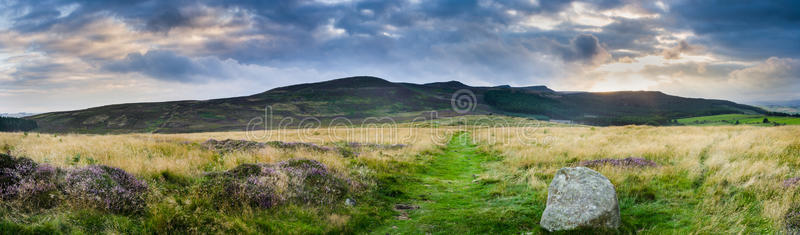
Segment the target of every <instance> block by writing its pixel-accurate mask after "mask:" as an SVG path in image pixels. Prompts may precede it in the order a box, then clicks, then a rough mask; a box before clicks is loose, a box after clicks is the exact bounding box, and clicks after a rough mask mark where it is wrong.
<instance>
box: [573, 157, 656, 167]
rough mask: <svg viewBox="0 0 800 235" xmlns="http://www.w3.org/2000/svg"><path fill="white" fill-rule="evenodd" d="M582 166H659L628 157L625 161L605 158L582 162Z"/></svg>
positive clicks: (642, 159)
mask: <svg viewBox="0 0 800 235" xmlns="http://www.w3.org/2000/svg"><path fill="white" fill-rule="evenodd" d="M580 165H581V166H587V167H596V166H601V165H611V166H615V167H657V166H658V164H657V163H655V162H653V161H650V160H647V159H644V158H638V157H627V158H623V159H612V158H604V159H597V160H588V161H582V162H581V163H580Z"/></svg>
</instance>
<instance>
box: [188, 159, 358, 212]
mask: <svg viewBox="0 0 800 235" xmlns="http://www.w3.org/2000/svg"><path fill="white" fill-rule="evenodd" d="M201 190H202V193H203V194H206V195H210V197H211V198H212V200H214V201H221V202H227V203H226V204H227V205H229V206H234V207H238V206H244V205H248V206H252V207H257V208H271V207H274V206H276V205H280V204H283V203H286V202H295V203H301V204H315V205H325V204H327V203H332V202H335V201H338V200H341V199H342V198H343V197H344V195H345V194H346V193H347V184H346V183H345V181H344V180H342V179H339V178H337V177H336V176H334V175H333V174H332V173H331V172H329V171H328V169H327V167H325V165H323V164H322V163H320V162H317V161H314V160H308V159H292V160H287V161H283V162H279V163H278V164H242V165H239V166H237V167H236V168H233V169H231V170H229V171H227V172H222V173H212V174H209V175H207V177H206V180H205V182H204V187H202V189H201Z"/></svg>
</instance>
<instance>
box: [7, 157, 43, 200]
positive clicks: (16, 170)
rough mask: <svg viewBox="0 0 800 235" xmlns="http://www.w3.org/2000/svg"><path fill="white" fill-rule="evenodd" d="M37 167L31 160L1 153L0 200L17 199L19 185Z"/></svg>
mask: <svg viewBox="0 0 800 235" xmlns="http://www.w3.org/2000/svg"><path fill="white" fill-rule="evenodd" d="M37 166H38V165H37V164H36V162H34V161H33V160H31V159H30V158H25V157H19V158H17V157H13V156H11V155H7V154H2V153H0V198H2V199H3V200H8V199H11V198H15V197H16V196H17V192H18V188H19V183H20V182H21V181H22V180H23V179H25V178H26V177H27V176H28V175H30V174H31V173H33V171H34V170H36V167H37Z"/></svg>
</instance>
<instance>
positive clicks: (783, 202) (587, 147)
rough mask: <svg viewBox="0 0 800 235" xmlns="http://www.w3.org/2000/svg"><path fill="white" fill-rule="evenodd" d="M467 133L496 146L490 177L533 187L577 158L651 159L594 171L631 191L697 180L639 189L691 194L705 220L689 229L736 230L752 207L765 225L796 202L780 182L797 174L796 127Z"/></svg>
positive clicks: (799, 135) (799, 132)
mask: <svg viewBox="0 0 800 235" xmlns="http://www.w3.org/2000/svg"><path fill="white" fill-rule="evenodd" d="M473 137H474V138H475V139H476V140H477V141H479V142H482V143H484V144H483V146H484V148H486V150H492V151H499V152H500V153H501V154H502V155H504V156H505V158H504V164H502V167H503V168H505V169H502V170H499V171H495V172H494V173H495V174H507V175H505V177H507V178H509V177H508V176H514V175H516V176H521V177H517V179H518V180H520V181H524V182H526V183H528V185H529V186H530V187H531V188H532V189H534V190H546V189H547V186H548V183H549V180H550V179H551V178H550V177H551V176H552V175H553V174H554V173H555V172H556V171H557V170H558V169H559V168H561V167H566V166H575V165H577V164H578V163H579V162H580V161H584V160H593V159H600V158H625V157H630V156H635V157H643V158H646V159H649V160H653V161H655V162H657V163H658V164H660V165H661V166H660V167H656V168H647V169H629V168H619V167H611V166H603V167H598V169H596V170H598V171H599V172H601V173H602V174H603V175H605V176H607V177H608V178H609V179H610V180H611V182H612V183H614V184H615V185H616V186H617V188H618V191H623V192H626V190H628V191H631V192H632V193H636V192H635V189H638V188H639V187H640V186H636V185H629V184H626V183H628V182H641V183H644V184H647V183H657V182H661V181H657V180H654V179H667V181H668V180H675V181H679V180H680V179H688V180H691V181H695V182H697V183H698V185H697V187H696V191H691V190H684V191H686V192H683V191H681V192H671V190H675V191H680V190H679V189H669V188H662V187H665V186H663V185H649V186H645V187H651V188H654V189H655V190H654V191H655V192H656V195H655V196H656V197H657V198H658V197H674V196H675V195H681V194H680V193H688V194H689V195H683V196H686V197H697V198H698V200H699V202H698V203H699V205H697V207H695V208H693V210H699V213H707V215H708V220H701V221H697V223H698V224H696V225H697V226H698V227H695V228H697V229H698V230H697V231H705V232H713V233H719V232H722V233H728V232H731V233H740V232H743V231H744V230H742V229H744V228H745V226H746V225H747V224H746V222H747V221H746V220H747V219H749V217H748V216H750V217H752V215H745V211H747V210H750V209H752V208H757V209H758V212H757V213H758V214H759V215H760V216H761V217H763V218H768V219H769V220H770V221H771V223H773V225H775V226H780V224H781V223H782V220H783V216H784V215H785V214H786V213H787V212H788V211H789V210H790V208H791V207H794V206H797V205H796V202H798V201H797V196H795V195H796V193H795V192H796V187H789V188H787V187H784V186H783V181H784V180H785V179H787V178H790V177H797V176H800V173H798V171H797V167H798V166H800V151H798V150H800V148H798V146H800V127H796V126H783V127H769V128H764V127H747V126H719V127H644V126H625V127H606V128H593V127H572V128H552V127H547V128H528V129H512V130H510V131H509V130H500V129H481V130H478V131H476V132H475V134H474V135H473ZM488 177H504V176H503V175H494V176H488ZM511 178H514V177H511ZM662 181H663V180H662ZM624 182H625V183H624ZM658 194H663V195H658ZM692 194H693V195H692ZM732 195H738V196H732ZM742 195H746V196H752V197H753V198H747V197H746V196H742ZM739 196H741V198H740V197H739ZM665 200H667V201H672V202H676V203H681V202H682V201H685V202H689V201H690V200H679V198H665ZM681 206H687V207H688V206H689V205H681ZM751 222H752V221H751ZM719 228H726V229H728V230H718V229H719Z"/></svg>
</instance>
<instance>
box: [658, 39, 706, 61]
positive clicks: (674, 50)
mask: <svg viewBox="0 0 800 235" xmlns="http://www.w3.org/2000/svg"><path fill="white" fill-rule="evenodd" d="M699 50H701V48H700V47H699V46H693V45H689V43H688V42H686V41H680V42H679V43H678V45H676V46H674V47H671V48H667V49H664V50H663V51H661V55H663V56H664V59H669V60H674V59H680V58H681V54H683V53H694V52H697V51H699Z"/></svg>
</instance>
